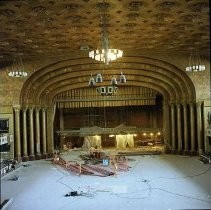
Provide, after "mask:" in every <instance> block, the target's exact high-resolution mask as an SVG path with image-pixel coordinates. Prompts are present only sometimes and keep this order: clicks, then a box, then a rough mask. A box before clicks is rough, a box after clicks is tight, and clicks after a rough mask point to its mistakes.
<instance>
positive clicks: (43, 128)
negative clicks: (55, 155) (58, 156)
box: [42, 108, 47, 158]
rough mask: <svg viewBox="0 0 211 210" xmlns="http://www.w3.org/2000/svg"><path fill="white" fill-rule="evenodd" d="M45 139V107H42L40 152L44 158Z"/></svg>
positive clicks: (45, 150)
mask: <svg viewBox="0 0 211 210" xmlns="http://www.w3.org/2000/svg"><path fill="white" fill-rule="evenodd" d="M46 141H47V138H46V108H42V153H43V156H44V158H46V157H47V147H46V145H47V143H46Z"/></svg>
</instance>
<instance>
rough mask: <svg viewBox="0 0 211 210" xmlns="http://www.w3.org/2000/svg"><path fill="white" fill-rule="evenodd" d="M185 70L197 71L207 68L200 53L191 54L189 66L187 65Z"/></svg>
mask: <svg viewBox="0 0 211 210" xmlns="http://www.w3.org/2000/svg"><path fill="white" fill-rule="evenodd" d="M185 70H186V71H187V72H197V71H204V70H205V65H204V64H203V63H202V61H201V58H200V55H199V54H198V53H193V54H191V55H190V57H189V62H188V66H186V68H185Z"/></svg>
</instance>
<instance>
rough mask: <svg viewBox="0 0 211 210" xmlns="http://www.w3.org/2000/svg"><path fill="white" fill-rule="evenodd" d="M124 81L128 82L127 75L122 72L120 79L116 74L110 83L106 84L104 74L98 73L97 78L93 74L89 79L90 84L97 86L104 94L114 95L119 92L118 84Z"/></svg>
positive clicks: (101, 93) (99, 91)
mask: <svg viewBox="0 0 211 210" xmlns="http://www.w3.org/2000/svg"><path fill="white" fill-rule="evenodd" d="M124 83H126V77H125V75H124V74H123V73H122V72H121V74H120V77H119V80H117V79H116V77H115V76H112V78H111V82H110V85H104V86H103V85H102V84H104V83H103V77H102V74H97V75H96V77H95V78H94V77H93V76H92V75H91V77H90V79H89V86H90V87H97V92H98V93H100V95H103V96H109V95H114V94H115V93H117V89H118V87H117V86H118V84H124Z"/></svg>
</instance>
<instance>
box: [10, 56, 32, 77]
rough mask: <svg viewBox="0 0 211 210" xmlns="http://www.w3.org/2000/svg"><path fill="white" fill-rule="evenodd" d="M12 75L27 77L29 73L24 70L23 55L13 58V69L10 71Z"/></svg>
mask: <svg viewBox="0 0 211 210" xmlns="http://www.w3.org/2000/svg"><path fill="white" fill-rule="evenodd" d="M8 75H9V76H10V77H27V75H28V73H27V72H26V71H25V70H24V65H23V61H22V59H21V57H15V58H14V60H13V64H12V68H11V71H9V72H8Z"/></svg>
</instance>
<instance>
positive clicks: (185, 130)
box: [183, 103, 189, 153]
mask: <svg viewBox="0 0 211 210" xmlns="http://www.w3.org/2000/svg"><path fill="white" fill-rule="evenodd" d="M183 122H184V123H183V124H184V149H185V151H184V152H185V153H188V150H189V143H188V119H187V104H186V103H183Z"/></svg>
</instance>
